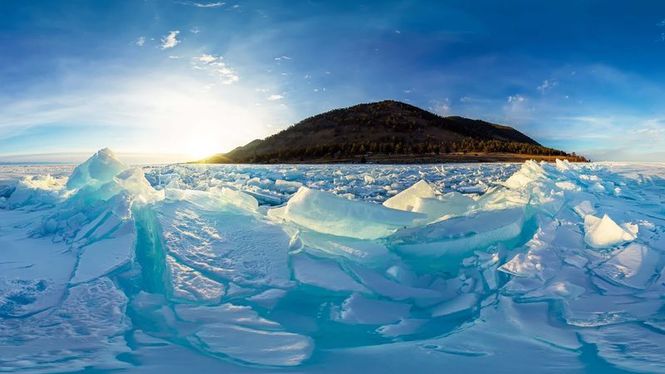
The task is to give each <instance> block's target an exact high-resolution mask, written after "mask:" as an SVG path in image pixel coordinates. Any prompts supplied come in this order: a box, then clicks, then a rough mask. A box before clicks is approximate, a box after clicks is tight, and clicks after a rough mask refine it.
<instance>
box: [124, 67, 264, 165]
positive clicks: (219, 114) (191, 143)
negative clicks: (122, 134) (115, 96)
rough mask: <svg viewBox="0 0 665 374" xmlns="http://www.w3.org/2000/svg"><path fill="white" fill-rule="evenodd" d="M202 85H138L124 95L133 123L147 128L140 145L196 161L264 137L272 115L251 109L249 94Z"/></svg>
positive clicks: (253, 96) (178, 82) (168, 82)
mask: <svg viewBox="0 0 665 374" xmlns="http://www.w3.org/2000/svg"><path fill="white" fill-rule="evenodd" d="M205 87H206V86H205V82H201V81H197V80H191V79H184V78H181V79H177V80H175V79H174V78H171V80H164V81H161V82H159V83H158V84H154V83H151V84H144V85H141V86H140V87H138V88H137V89H135V90H134V91H133V92H132V94H131V95H129V96H125V97H124V98H125V100H131V101H132V103H133V105H134V107H133V108H132V109H133V112H134V113H140V115H139V116H137V117H136V118H134V119H135V121H136V122H139V123H141V125H142V127H143V128H144V129H146V130H147V132H144V133H143V135H142V136H143V137H145V138H147V139H146V141H145V142H144V143H145V144H150V148H151V149H152V150H154V151H155V152H157V153H161V154H174V155H175V154H178V155H182V156H183V157H184V158H186V159H187V161H196V160H201V159H204V158H206V157H210V156H213V155H215V154H219V153H224V152H228V151H230V150H231V149H233V148H235V147H237V146H240V145H244V144H246V143H248V142H250V141H252V140H254V139H257V138H263V137H265V136H266V135H268V133H269V131H268V130H269V128H268V127H267V126H266V124H268V123H270V122H271V121H274V120H275V116H274V115H273V113H272V112H270V110H269V109H268V108H264V107H258V106H256V105H255V101H256V93H255V92H254V91H253V90H251V91H249V92H247V91H242V90H239V88H238V87H226V86H224V87H220V88H218V89H216V90H215V89H206V88H205ZM243 92H244V94H243Z"/></svg>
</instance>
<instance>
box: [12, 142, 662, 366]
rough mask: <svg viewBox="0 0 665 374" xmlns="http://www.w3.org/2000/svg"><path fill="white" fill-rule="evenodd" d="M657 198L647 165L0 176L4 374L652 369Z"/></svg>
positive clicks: (17, 171)
mask: <svg viewBox="0 0 665 374" xmlns="http://www.w3.org/2000/svg"><path fill="white" fill-rule="evenodd" d="M664 195H665V165H660V164H648V165H647V164H601V163H590V164H574V163H568V162H564V161H559V162H556V163H555V164H546V163H537V162H532V161H530V162H526V163H524V164H521V165H517V164H478V165H467V164H456V165H443V166H441V165H387V166H377V165H347V166H345V165H320V166H314V165H310V166H306V165H304V166H301V165H269V166H253V165H219V166H211V165H165V166H145V167H128V166H126V165H124V164H122V163H121V162H120V161H118V160H117V158H116V157H115V156H114V155H113V152H112V151H110V150H101V151H99V152H98V153H96V154H95V155H93V156H92V157H91V158H90V159H89V160H87V161H86V162H84V163H83V164H81V165H79V166H77V167H75V168H74V167H73V166H68V165H51V166H16V165H10V166H0V346H1V347H2V349H0V371H10V372H11V371H25V372H75V371H83V370H88V371H114V370H125V371H131V372H155V371H169V370H174V368H180V369H183V370H185V369H186V370H197V371H220V372H256V371H265V370H273V369H274V368H275V367H280V366H287V367H288V366H296V368H292V369H286V370H294V371H297V372H315V371H316V372H319V371H321V372H357V371H371V370H373V369H375V366H374V365H376V362H381V363H382V364H383V363H386V364H387V363H389V364H390V365H391V368H393V369H395V370H397V371H407V370H414V371H419V372H434V371H437V370H441V368H442V367H445V368H446V369H448V370H452V371H471V372H477V371H483V370H486V368H487V367H492V368H493V369H494V370H495V371H497V372H530V371H533V368H534V367H536V366H534V365H538V366H537V367H538V370H542V371H544V372H562V371H563V372H580V371H582V372H584V371H593V370H595V369H597V370H598V371H603V369H607V368H608V367H611V368H618V369H620V370H626V371H630V372H653V371H658V369H659V368H661V367H662V366H663V365H665V360H664V359H663V355H662V349H661V346H662V344H660V345H659V343H660V341H661V340H663V338H662V337H663V335H664V334H665V329H663V328H662V326H663V322H662V321H663V318H662V295H663V294H664V293H665V278H663V274H665V267H664V265H665V259H664V258H663V250H664V247H663V245H664V243H665V214H664V213H665V211H663V208H662V196H664ZM543 358H547V359H548V360H551V361H549V362H547V363H546V364H543V361H542V360H543ZM182 360H185V361H186V362H187V365H186V367H185V366H183V363H182V362H181V361H182ZM506 360H509V361H508V362H509V363H507V361H506ZM538 360H541V361H538ZM541 364H542V365H541ZM594 368H595V369H594ZM592 369H593V370H592Z"/></svg>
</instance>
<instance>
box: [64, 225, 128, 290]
mask: <svg viewBox="0 0 665 374" xmlns="http://www.w3.org/2000/svg"><path fill="white" fill-rule="evenodd" d="M134 235H135V233H134V226H133V225H131V224H124V225H123V226H122V227H120V228H118V229H117V230H115V231H114V233H113V234H112V236H109V237H106V238H105V239H104V240H99V241H95V242H92V243H91V244H89V245H87V246H85V247H83V248H81V251H82V253H81V254H80V255H79V261H78V264H77V266H76V272H75V273H74V277H73V278H72V280H71V283H74V284H76V283H84V282H88V281H90V280H93V279H96V278H99V277H101V276H104V275H106V274H108V273H110V272H112V271H114V270H116V269H118V268H120V267H121V266H123V265H127V264H129V263H130V262H131V261H132V260H133V258H134V242H135V239H134Z"/></svg>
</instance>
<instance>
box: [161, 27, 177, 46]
mask: <svg viewBox="0 0 665 374" xmlns="http://www.w3.org/2000/svg"><path fill="white" fill-rule="evenodd" d="M178 34H180V31H179V30H174V31H169V33H168V34H167V35H166V36H165V37H163V38H162V49H169V48H173V47H175V46H176V45H178V44H180V40H178Z"/></svg>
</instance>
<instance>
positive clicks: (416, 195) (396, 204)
mask: <svg viewBox="0 0 665 374" xmlns="http://www.w3.org/2000/svg"><path fill="white" fill-rule="evenodd" d="M436 196H437V192H436V191H435V190H434V189H433V188H432V186H430V185H429V183H427V182H426V181H425V180H422V179H421V180H420V181H418V182H417V183H416V184H414V185H413V186H411V187H409V188H407V189H406V190H404V191H402V192H400V193H398V194H397V195H395V196H393V197H391V198H390V199H388V200H386V201H384V202H383V205H384V206H386V207H388V208H392V209H399V210H406V211H413V209H414V207H415V206H416V204H417V202H418V200H419V199H428V198H434V197H436Z"/></svg>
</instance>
